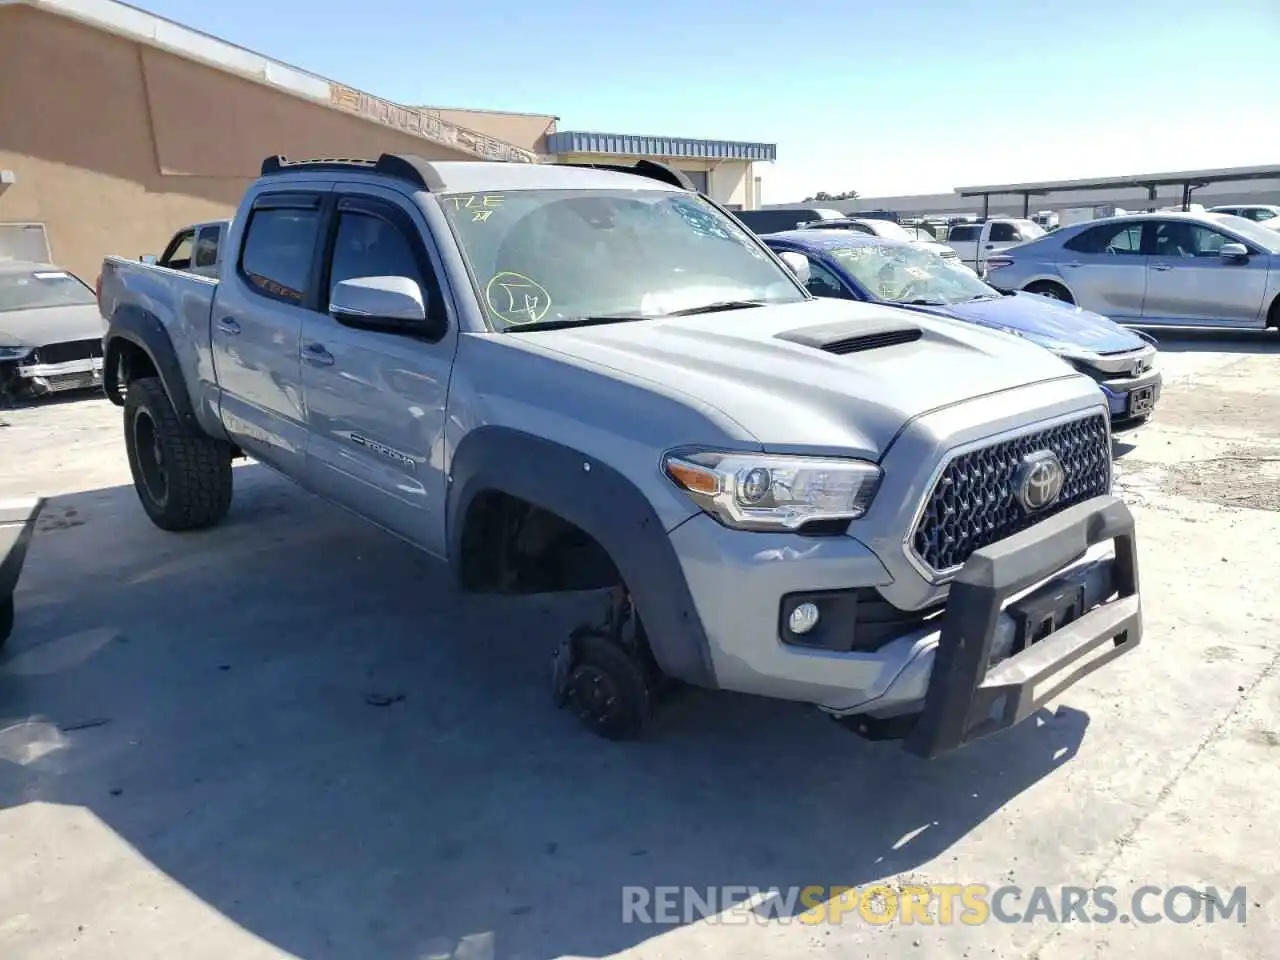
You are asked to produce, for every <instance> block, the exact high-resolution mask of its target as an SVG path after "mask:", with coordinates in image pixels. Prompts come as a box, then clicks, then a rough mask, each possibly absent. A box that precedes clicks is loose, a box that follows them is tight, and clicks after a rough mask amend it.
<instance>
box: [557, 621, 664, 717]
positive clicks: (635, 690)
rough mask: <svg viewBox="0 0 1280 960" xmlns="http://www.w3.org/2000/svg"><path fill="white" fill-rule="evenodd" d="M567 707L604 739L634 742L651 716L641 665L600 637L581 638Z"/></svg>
mask: <svg viewBox="0 0 1280 960" xmlns="http://www.w3.org/2000/svg"><path fill="white" fill-rule="evenodd" d="M568 701H569V708H570V709H571V710H573V711H574V712H575V713H576V714H577V716H578V720H579V721H580V722H581V723H582V725H583V726H584V727H586V728H587V729H588V730H590V731H591V732H592V733H595V734H597V735H599V736H601V737H604V738H605V739H606V740H635V739H637V738H638V737H639V736H640V735H641V734H642V733H644V729H645V727H646V726H647V725H648V723H649V719H650V717H651V716H652V709H653V707H652V703H651V702H650V697H649V686H648V683H647V682H646V680H645V672H644V668H643V666H642V665H641V664H640V663H639V661H637V660H636V659H635V657H633V656H631V655H630V654H629V653H628V652H627V651H626V650H623V649H622V648H621V647H619V646H617V645H616V644H613V643H610V642H609V641H608V640H606V639H604V638H601V637H583V638H581V639H580V640H579V641H578V649H577V656H576V657H575V658H574V665H573V671H572V672H571V673H570V675H569V689H568Z"/></svg>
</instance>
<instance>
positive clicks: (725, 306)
mask: <svg viewBox="0 0 1280 960" xmlns="http://www.w3.org/2000/svg"><path fill="white" fill-rule="evenodd" d="M763 306H764V301H763V300H717V301H716V302H715V303H704V304H702V305H701V306H698V307H685V308H684V309H683V310H672V311H671V312H670V313H664V314H663V316H664V317H693V316H697V315H698V314H700V313H720V312H721V311H723V310H744V309H746V308H747V307H763Z"/></svg>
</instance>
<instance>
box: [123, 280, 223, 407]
mask: <svg viewBox="0 0 1280 960" xmlns="http://www.w3.org/2000/svg"><path fill="white" fill-rule="evenodd" d="M217 289H218V281H217V280H216V279H214V278H210V277H202V276H200V275H199V274H194V273H186V272H184V271H181V270H171V269H169V268H168V267H161V266H156V265H154V264H147V263H142V262H140V261H137V260H129V259H126V258H124V257H107V258H106V259H105V260H104V261H103V262H102V276H101V278H100V279H99V281H98V310H99V312H100V313H101V314H102V318H103V319H104V320H105V321H107V322H108V323H110V322H111V320H112V318H113V317H115V316H117V315H118V314H120V313H121V312H125V313H134V314H140V315H141V317H140V320H141V322H143V323H145V324H148V325H149V324H156V323H158V324H159V325H160V326H162V327H163V328H164V329H165V332H166V333H167V334H168V335H169V340H170V342H172V344H173V348H174V352H175V353H176V354H177V360H178V363H179V365H180V366H181V368H182V375H183V378H184V379H185V381H186V383H187V384H188V387H189V389H193V392H194V388H195V386H196V385H197V384H199V385H201V388H202V389H203V388H204V387H206V386H212V384H213V380H214V378H213V375H212V361H211V357H210V334H211V331H210V317H211V315H212V312H213V299H214V294H215V293H216V292H217ZM200 399H201V398H200V397H198V396H193V397H192V400H193V402H194V403H196V404H197V406H198V405H199V401H200Z"/></svg>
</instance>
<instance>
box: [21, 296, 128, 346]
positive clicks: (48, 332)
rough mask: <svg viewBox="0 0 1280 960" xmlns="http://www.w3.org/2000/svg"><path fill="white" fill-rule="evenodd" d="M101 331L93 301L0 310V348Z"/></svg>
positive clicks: (91, 335)
mask: <svg viewBox="0 0 1280 960" xmlns="http://www.w3.org/2000/svg"><path fill="white" fill-rule="evenodd" d="M102 334H103V329H102V318H101V317H100V316H98V308H97V306H96V305H95V304H83V305H81V304H74V305H71V306H66V307H41V308H39V309H37V310H6V311H4V312H3V313H0V347H43V346H45V345H47V344H50V343H65V342H67V341H68V340H93V339H94V338H97V337H101V336H102Z"/></svg>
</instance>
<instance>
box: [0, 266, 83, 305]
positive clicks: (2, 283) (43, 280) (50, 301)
mask: <svg viewBox="0 0 1280 960" xmlns="http://www.w3.org/2000/svg"><path fill="white" fill-rule="evenodd" d="M96 302H97V301H96V300H95V299H94V296H93V291H92V290H90V289H89V288H88V287H86V286H85V285H84V284H83V283H81V282H80V281H79V280H77V279H76V278H75V277H73V276H72V275H71V274H69V273H67V272H65V271H63V270H33V271H32V272H30V273H27V272H25V271H24V272H22V273H6V272H0V313H2V312H7V311H11V310H38V309H40V308H41V307H65V306H81V305H87V304H92V303H96Z"/></svg>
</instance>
